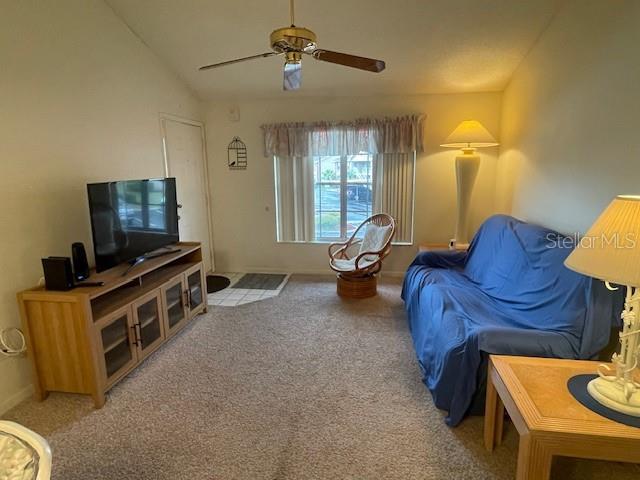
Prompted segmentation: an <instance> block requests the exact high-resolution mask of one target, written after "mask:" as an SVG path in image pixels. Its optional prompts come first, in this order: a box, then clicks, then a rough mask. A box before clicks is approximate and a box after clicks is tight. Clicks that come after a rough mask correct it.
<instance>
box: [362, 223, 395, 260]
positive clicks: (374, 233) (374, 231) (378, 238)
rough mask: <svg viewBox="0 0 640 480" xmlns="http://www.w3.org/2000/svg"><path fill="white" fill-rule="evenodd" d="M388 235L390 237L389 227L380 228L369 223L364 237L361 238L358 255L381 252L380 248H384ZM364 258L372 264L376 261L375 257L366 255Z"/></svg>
mask: <svg viewBox="0 0 640 480" xmlns="http://www.w3.org/2000/svg"><path fill="white" fill-rule="evenodd" d="M389 235H391V225H387V226H385V227H380V226H378V225H376V224H374V223H370V224H369V225H367V226H366V228H365V230H364V237H363V238H362V243H361V244H360V251H359V252H358V253H359V254H360V253H364V252H378V251H380V250H382V247H384V244H385V243H387V240H388V239H389ZM364 258H365V259H367V260H370V261H372V262H373V261H375V260H376V255H367V256H365V257H364Z"/></svg>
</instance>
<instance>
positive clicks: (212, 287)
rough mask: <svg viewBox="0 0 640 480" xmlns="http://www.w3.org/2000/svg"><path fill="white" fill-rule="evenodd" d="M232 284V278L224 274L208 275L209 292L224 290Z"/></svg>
mask: <svg viewBox="0 0 640 480" xmlns="http://www.w3.org/2000/svg"><path fill="white" fill-rule="evenodd" d="M230 284H231V280H229V279H228V278H227V277H223V276H222V275H207V293H214V292H218V291H220V290H224V289H225V288H227V287H228V286H229V285H230Z"/></svg>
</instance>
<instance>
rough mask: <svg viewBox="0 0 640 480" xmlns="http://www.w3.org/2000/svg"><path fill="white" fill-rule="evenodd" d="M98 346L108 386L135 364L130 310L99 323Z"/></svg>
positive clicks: (133, 333) (133, 334) (133, 335)
mask: <svg viewBox="0 0 640 480" xmlns="http://www.w3.org/2000/svg"><path fill="white" fill-rule="evenodd" d="M100 323H101V324H102V325H104V326H103V327H98V328H99V329H100V330H99V332H100V346H101V348H102V355H103V358H104V367H105V375H106V383H107V384H110V383H112V382H114V381H115V380H117V379H118V378H119V377H120V374H124V373H126V372H127V371H128V370H129V369H130V368H131V367H133V365H134V364H135V363H136V360H137V358H136V351H135V339H136V337H135V331H134V329H133V322H132V321H131V310H130V309H128V308H127V309H124V310H121V311H119V312H114V314H112V315H110V316H109V317H107V318H105V319H103V320H101V321H100Z"/></svg>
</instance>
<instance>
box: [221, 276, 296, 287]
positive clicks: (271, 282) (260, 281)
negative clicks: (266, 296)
mask: <svg viewBox="0 0 640 480" xmlns="http://www.w3.org/2000/svg"><path fill="white" fill-rule="evenodd" d="M286 277H287V276H286V275H284V274H279V273H247V274H245V275H243V276H242V278H241V279H240V280H238V281H237V282H236V283H235V284H234V285H233V287H231V288H247V289H252V290H277V289H278V287H279V286H280V284H281V283H282V281H283V280H284V279H285V278H286Z"/></svg>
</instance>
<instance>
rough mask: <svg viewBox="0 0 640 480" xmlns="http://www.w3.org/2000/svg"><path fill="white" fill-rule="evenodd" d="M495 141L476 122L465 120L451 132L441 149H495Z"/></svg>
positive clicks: (496, 143)
mask: <svg viewBox="0 0 640 480" xmlns="http://www.w3.org/2000/svg"><path fill="white" fill-rule="evenodd" d="M496 145H499V143H498V142H496V139H495V138H493V136H492V135H491V134H490V133H489V131H488V130H487V129H486V128H484V126H483V125H482V124H481V123H480V122H478V121H476V120H465V121H464V122H462V123H461V124H460V125H458V126H457V127H456V129H455V130H454V131H453V132H451V134H450V135H449V136H448V137H447V139H446V140H445V142H444V143H443V144H441V145H440V146H441V147H453V148H478V147H495V146H496Z"/></svg>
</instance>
